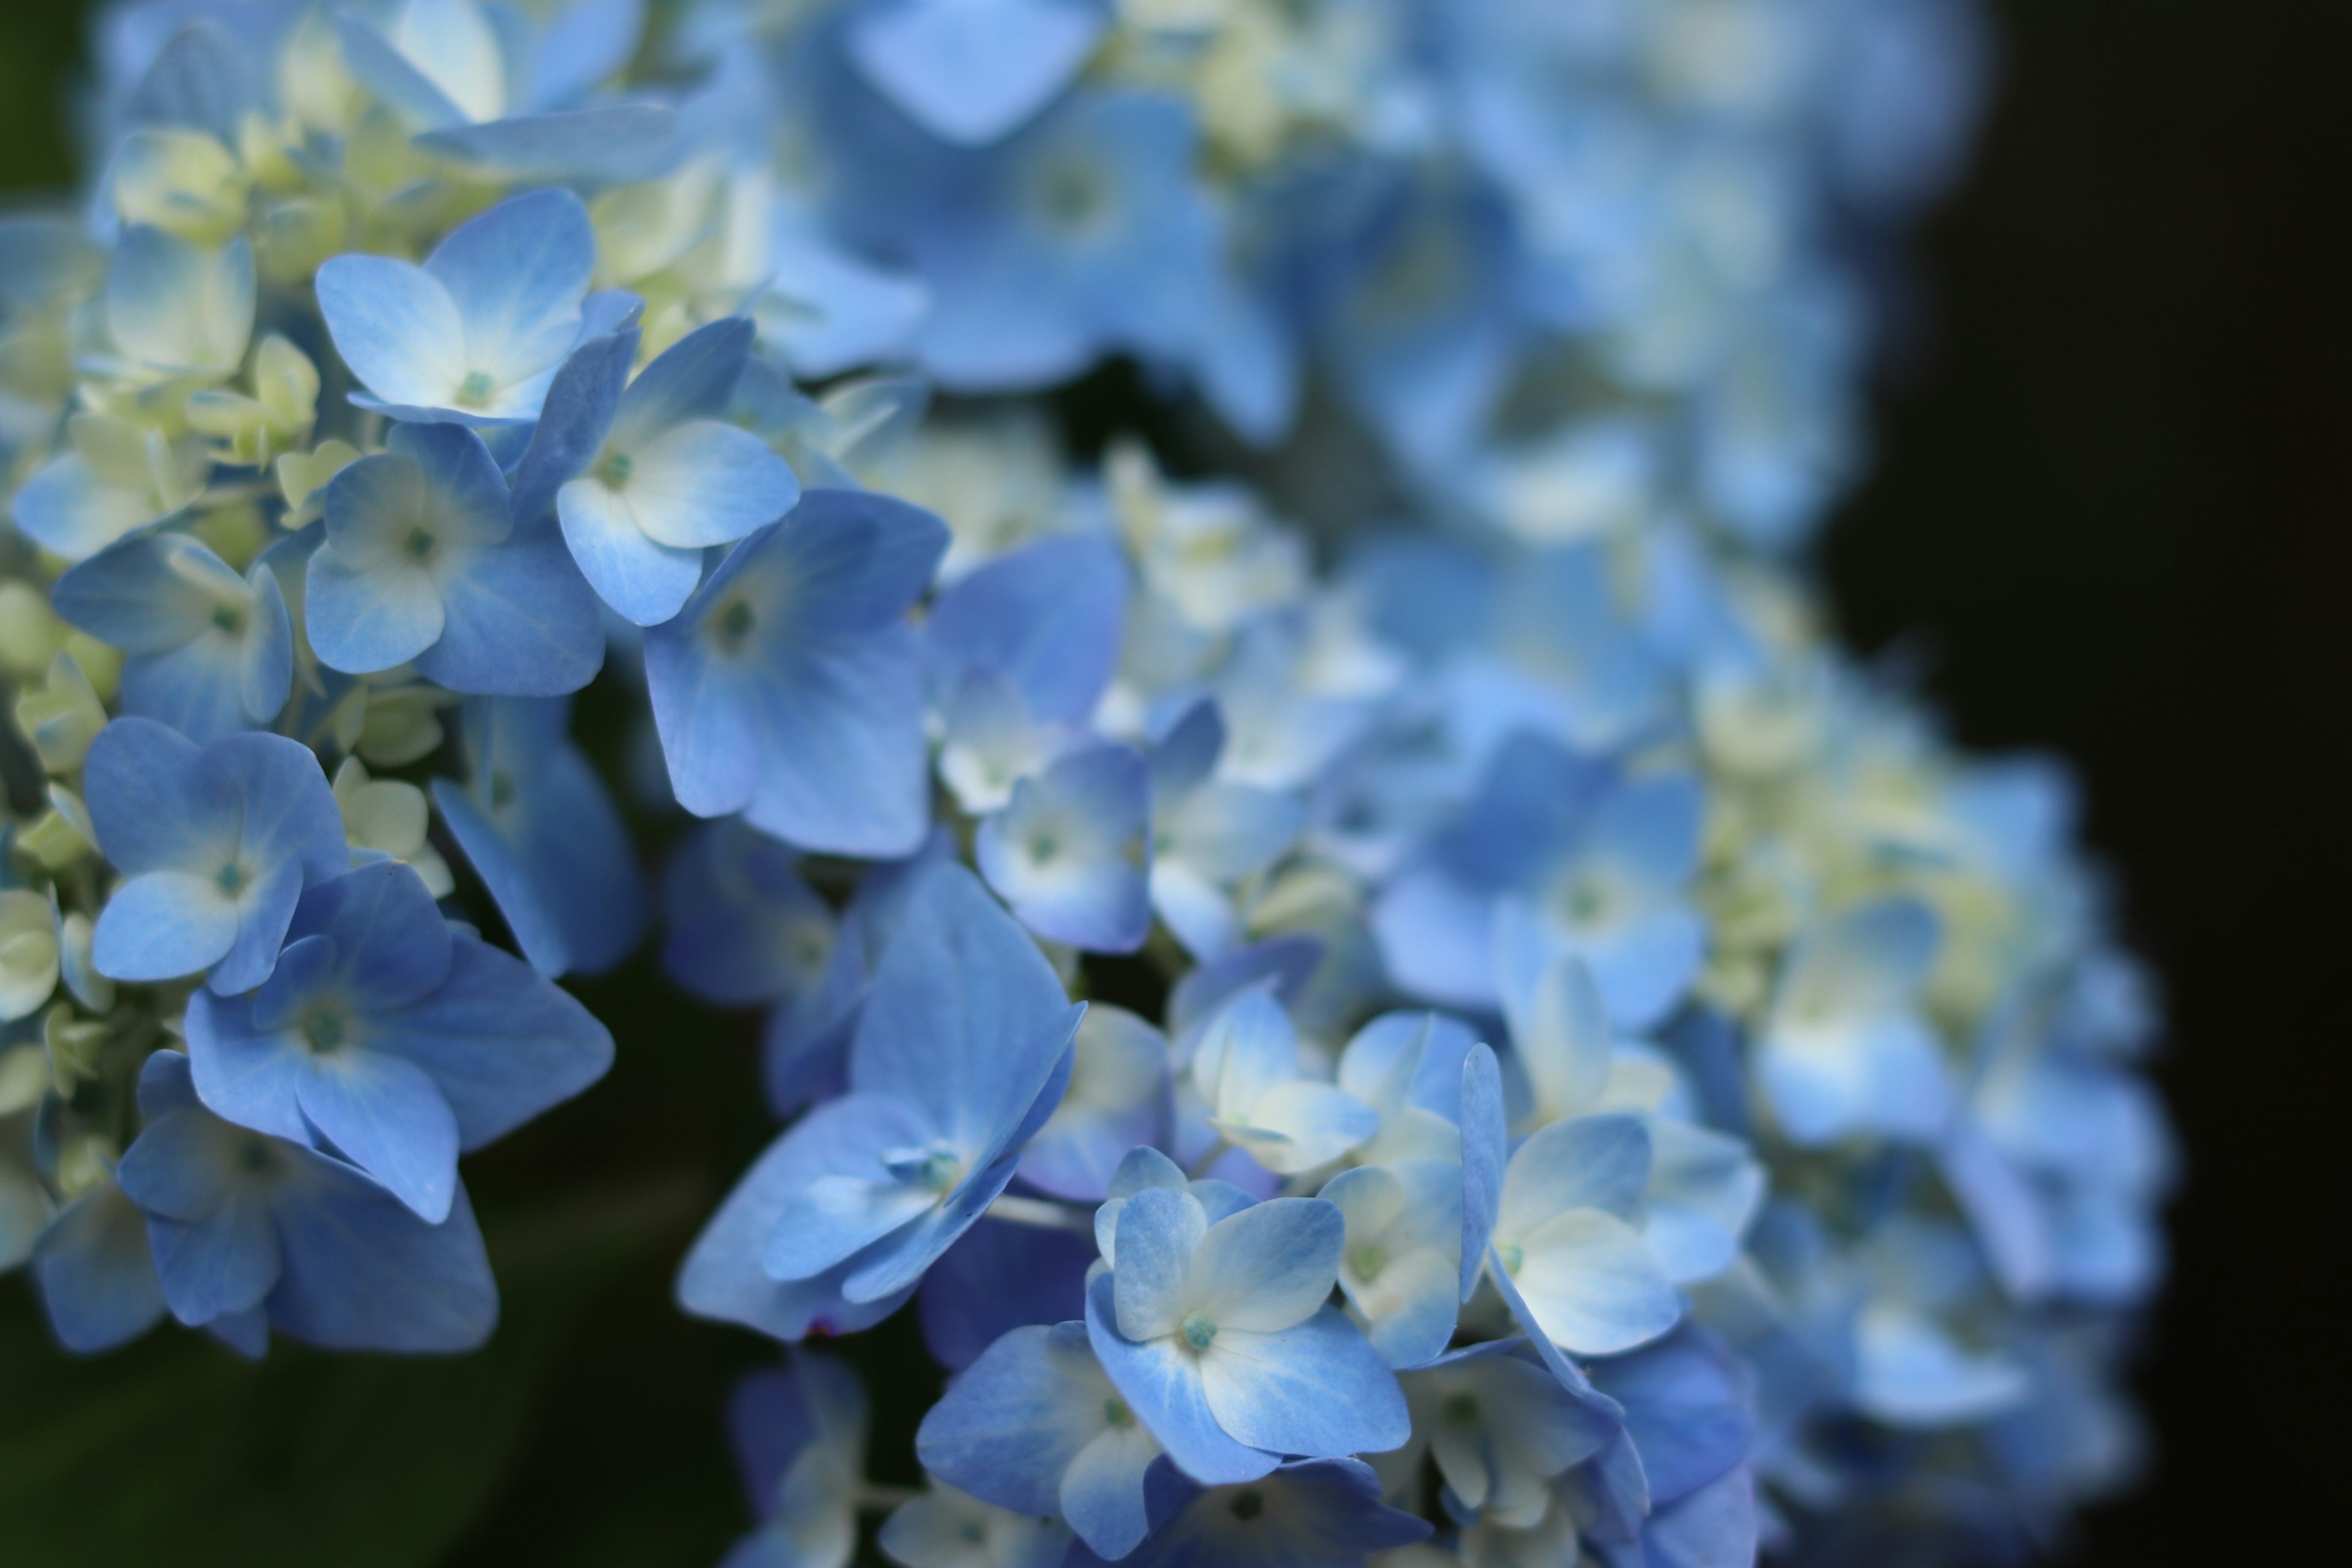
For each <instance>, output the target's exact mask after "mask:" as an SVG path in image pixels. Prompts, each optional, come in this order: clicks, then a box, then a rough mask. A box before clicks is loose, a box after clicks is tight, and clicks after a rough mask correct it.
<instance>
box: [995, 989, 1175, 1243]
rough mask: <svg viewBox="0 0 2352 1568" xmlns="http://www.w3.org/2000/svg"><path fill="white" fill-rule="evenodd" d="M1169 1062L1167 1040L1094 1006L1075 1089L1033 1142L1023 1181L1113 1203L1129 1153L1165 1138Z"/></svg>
mask: <svg viewBox="0 0 2352 1568" xmlns="http://www.w3.org/2000/svg"><path fill="white" fill-rule="evenodd" d="M1169 1061H1170V1056H1169V1047H1168V1037H1167V1036H1165V1035H1163V1034H1161V1033H1160V1031H1159V1030H1157V1029H1155V1028H1153V1027H1152V1026H1150V1024H1147V1023H1145V1022H1144V1021H1143V1020H1142V1019H1141V1018H1139V1017H1138V1016H1135V1015H1134V1014H1133V1013H1130V1012H1129V1011H1128V1010H1127V1009H1126V1008H1124V1007H1114V1006H1112V1005H1109V1004H1108V1003H1105V1002H1097V1003H1095V1004H1093V1005H1090V1006H1089V1007H1087V1016H1085V1017H1084V1018H1083V1019H1081V1020H1080V1021H1079V1023H1078V1033H1077V1040H1076V1054H1075V1056H1074V1058H1073V1066H1072V1068H1071V1070H1070V1087H1069V1089H1068V1090H1067V1092H1066V1093H1065V1094H1064V1095H1063V1096H1062V1103H1061V1104H1059V1105H1057V1106H1055V1108H1054V1114H1053V1115H1051V1116H1049V1117H1047V1118H1046V1119H1045V1126H1043V1127H1040V1128H1039V1129H1038V1130H1037V1135H1036V1136H1035V1137H1034V1138H1032V1139H1031V1140H1030V1141H1029V1149H1028V1152H1026V1153H1024V1154H1023V1155H1022V1157H1021V1179H1022V1180H1023V1181H1024V1182H1026V1183H1028V1184H1030V1185H1031V1186H1033V1187H1036V1188H1038V1189H1039V1190H1041V1191H1043V1192H1047V1193H1051V1194H1054V1195H1055V1196H1056V1197H1064V1198H1072V1199H1076V1200H1077V1201H1078V1202H1081V1203H1094V1202H1097V1201H1099V1200H1101V1199H1103V1198H1105V1197H1108V1195H1109V1194H1110V1183H1111V1178H1112V1177H1113V1176H1114V1175H1116V1174H1117V1173H1118V1167H1119V1162H1121V1161H1122V1160H1124V1159H1126V1158H1127V1154H1128V1151H1129V1150H1130V1149H1134V1148H1137V1147H1139V1146H1140V1145H1144V1144H1149V1143H1150V1142H1153V1140H1154V1139H1155V1137H1156V1136H1157V1135H1158V1133H1159V1131H1160V1122H1161V1121H1162V1120H1163V1119H1164V1117H1165V1115H1166V1098H1167V1094H1168V1089H1169V1077H1168V1073H1169Z"/></svg>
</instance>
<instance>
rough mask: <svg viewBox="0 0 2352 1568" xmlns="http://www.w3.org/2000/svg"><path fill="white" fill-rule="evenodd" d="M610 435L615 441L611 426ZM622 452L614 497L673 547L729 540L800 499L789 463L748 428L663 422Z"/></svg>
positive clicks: (710, 422) (638, 523)
mask: <svg viewBox="0 0 2352 1568" xmlns="http://www.w3.org/2000/svg"><path fill="white" fill-rule="evenodd" d="M648 374H650V373H648ZM635 390H636V388H635V387H634V386H633V387H631V388H630V391H632V392H634V391H635ZM627 413H628V405H627V400H626V399H624V400H623V403H622V414H623V415H624V416H626V414H627ZM616 423H617V422H616ZM620 439H622V437H621V435H620V433H619V432H618V431H617V430H616V431H615V432H614V440H615V441H616V442H617V441H619V440H620ZM627 451H628V454H629V456H630V458H631V459H632V461H633V462H634V464H635V468H634V469H633V470H632V471H631V473H630V475H629V479H628V483H627V485H626V486H625V487H624V488H623V489H622V490H621V491H620V492H618V493H619V496H620V498H621V499H622V500H625V503H626V507H627V510H628V513H629V515H630V516H631V517H633V518H634V519H635V522H636V526H637V527H638V529H640V530H641V531H643V532H644V533H645V534H646V537H648V538H650V539H652V540H653V541H655V542H656V543H660V544H666V545H668V546H671V547H672V548H675V549H681V550H684V549H699V548H701V547H703V546H706V545H712V544H728V543H731V542H734V541H736V540H738V539H740V538H742V537H743V536H744V535H745V534H747V533H750V532H751V531H753V530H754V529H758V528H761V527H764V526H766V525H767V524H769V523H772V522H773V521H776V520H777V519H778V518H780V517H782V516H783V515H784V514H785V513H786V512H788V511H790V510H792V509H793V503H794V502H796V501H798V500H800V497H801V486H800V480H799V479H796V478H794V477H793V470H792V465H790V464H789V463H787V462H785V461H784V460H783V459H782V458H779V457H778V456H776V454H775V453H773V452H772V451H770V450H769V449H768V444H767V443H766V442H765V441H762V440H761V439H760V437H757V436H754V435H752V434H751V432H750V431H749V430H739V429H737V428H736V427H735V426H732V425H722V424H720V423H719V421H718V420H716V419H694V420H688V421H687V422H686V423H684V424H682V425H676V426H669V427H668V428H667V429H664V430H662V431H660V432H659V433H657V434H655V435H653V436H650V437H646V439H645V440H644V441H643V442H642V443H641V444H637V445H633V446H630V447H628V448H627ZM578 482H580V483H593V482H594V481H593V480H583V481H578ZM571 488H572V487H570V486H566V487H565V489H567V490H569V489H571Z"/></svg>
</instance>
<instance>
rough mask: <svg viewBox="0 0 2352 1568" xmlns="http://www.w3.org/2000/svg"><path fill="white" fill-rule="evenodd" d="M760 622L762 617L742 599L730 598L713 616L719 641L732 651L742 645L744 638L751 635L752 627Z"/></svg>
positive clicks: (712, 619)
mask: <svg viewBox="0 0 2352 1568" xmlns="http://www.w3.org/2000/svg"><path fill="white" fill-rule="evenodd" d="M759 624H760V617H759V616H757V615H756V614H754V613H753V611H752V609H751V605H749V604H748V603H746V602H745V601H743V600H741V599H730V600H729V601H727V603H726V605H723V606H722V607H721V608H720V609H719V613H718V614H717V615H716V616H712V617H711V625H712V626H713V628H714V629H715V630H716V631H717V632H718V634H719V643H720V644H721V646H723V647H726V648H727V649H728V650H729V651H730V652H732V651H733V650H735V649H737V648H739V647H742V646H743V642H744V639H746V638H747V637H750V636H751V631H752V628H753V627H755V626H758V625H759Z"/></svg>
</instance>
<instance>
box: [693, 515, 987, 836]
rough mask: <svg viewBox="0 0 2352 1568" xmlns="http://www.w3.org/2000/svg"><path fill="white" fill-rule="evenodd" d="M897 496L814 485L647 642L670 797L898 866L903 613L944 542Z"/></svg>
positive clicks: (912, 777)
mask: <svg viewBox="0 0 2352 1568" xmlns="http://www.w3.org/2000/svg"><path fill="white" fill-rule="evenodd" d="M947 542H948V531H947V527H946V525H945V524H943V523H941V522H940V521H939V520H938V519H937V518H935V517H933V516H931V515H930V514H929V512H925V511H922V510H918V509H916V508H914V507H911V506H908V505H907V504H906V503H904V502H903V501H895V500H888V499H887V498H885V497H882V496H877V495H869V494H866V493H864V492H860V491H850V490H833V489H816V490H811V491H809V492H808V493H807V494H805V495H804V496H803V497H802V499H801V503H800V504H799V505H798V506H796V507H794V508H793V510H791V511H790V512H789V513H787V514H786V515H785V517H784V519H783V521H781V522H776V523H772V524H770V525H769V526H768V527H766V528H764V529H762V530H761V531H759V532H757V533H754V534H753V535H751V537H750V538H749V539H747V540H745V541H744V542H742V543H741V544H740V545H738V546H737V547H736V549H735V552H734V553H733V554H731V555H730V556H728V558H727V559H726V561H725V562H724V563H721V564H720V566H719V569H718V570H717V571H716V572H714V573H712V574H710V577H709V581H707V582H705V583H704V584H702V586H701V587H700V588H699V589H698V590H697V591H696V593H695V595H694V597H693V598H692V599H690V600H688V603H687V605H686V608H685V609H683V610H681V611H680V612H679V613H678V615H677V617H676V618H675V619H673V620H671V621H668V622H667V623H665V624H664V625H662V626H656V627H654V628H653V629H651V630H650V631H648V632H647V633H646V686H647V688H648V689H649V690H650V693H651V696H652V699H653V710H654V722H655V724H656V727H657V728H658V730H659V731H660V733H661V742H662V752H663V755H664V756H665V757H666V758H667V761H668V763H669V777H670V784H671V787H672V788H673V789H674V790H675V791H676V792H677V800H678V804H679V805H683V806H685V807H686V808H687V809H688V811H691V812H693V813H694V814H695V815H697V816H727V815H729V814H730V813H734V812H739V811H740V812H741V813H742V814H743V816H744V818H745V820H747V821H749V822H750V823H751V826H754V827H757V828H760V829H761V830H762V831H763V832H767V833H772V834H774V835H775V836H776V837H779V838H782V839H784V840H786V841H788V842H790V843H793V844H797V845H799V846H801V847H803V848H806V849H811V850H819V851H827V852H832V853H838V854H845V855H865V856H871V857H874V858H897V857H898V856H902V855H906V854H908V853H910V852H911V851H912V850H913V849H914V848H915V847H917V846H918V845H919V844H920V843H921V842H922V841H923V835H924V832H925V830H926V827H927V826H928V818H929V812H928V810H927V807H928V805H929V801H928V798H927V790H926V775H927V773H928V772H929V768H928V760H929V759H928V757H927V755H926V748H925V745H924V742H923V727H922V726H923V716H922V687H921V670H920V667H919V655H918V651H917V647H916V639H915V635H914V632H913V630H912V628H911V627H909V626H908V625H907V622H906V618H905V617H906V612H907V610H908V607H909V606H910V605H912V604H913V603H914V601H915V598H916V596H917V595H919V594H920V593H921V592H922V591H923V589H924V588H925V586H927V585H928V584H929V582H930V579H931V574H932V573H933V571H935V570H936V569H937V567H938V565H939V561H940V555H941V554H942V553H944V552H945V551H946V549H947Z"/></svg>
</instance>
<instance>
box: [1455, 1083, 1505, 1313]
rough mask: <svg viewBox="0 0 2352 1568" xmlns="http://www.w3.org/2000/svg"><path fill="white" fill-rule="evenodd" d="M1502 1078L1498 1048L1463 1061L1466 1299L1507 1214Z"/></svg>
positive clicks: (1475, 1286)
mask: <svg viewBox="0 0 2352 1568" xmlns="http://www.w3.org/2000/svg"><path fill="white" fill-rule="evenodd" d="M1509 1136H1510V1135H1509V1132H1508V1131H1507V1129H1506V1127H1505V1125H1504V1121H1503V1076H1502V1070H1501V1068H1499V1067H1498V1066H1497V1065H1496V1061H1495V1052H1494V1049H1493V1047H1489V1046H1486V1045H1484V1044H1481V1045H1478V1046H1476V1047H1474V1048H1473V1049H1472V1050H1471V1052H1470V1054H1469V1056H1468V1057H1466V1058H1464V1059H1463V1063H1462V1279H1461V1288H1462V1300H1465V1301H1467V1300H1469V1299H1470V1296H1471V1293H1472V1292H1473V1291H1475V1289H1477V1288H1478V1274H1479V1270H1480V1269H1481V1268H1483V1267H1484V1266H1485V1263H1486V1243H1487V1240H1488V1238H1489V1237H1492V1236H1493V1235H1494V1233H1495V1220H1496V1215H1499V1214H1500V1213H1501V1212H1502V1205H1503V1171H1504V1160H1503V1154H1504V1150H1505V1149H1506V1148H1507V1146H1508V1142H1509Z"/></svg>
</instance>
